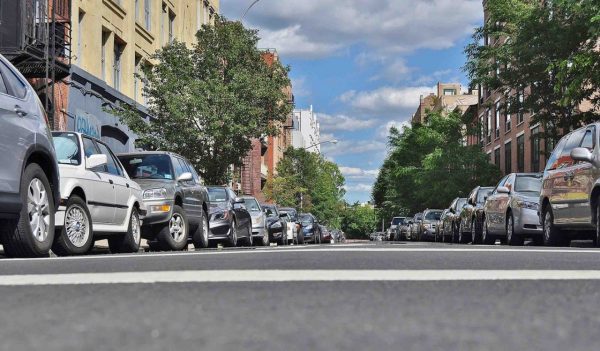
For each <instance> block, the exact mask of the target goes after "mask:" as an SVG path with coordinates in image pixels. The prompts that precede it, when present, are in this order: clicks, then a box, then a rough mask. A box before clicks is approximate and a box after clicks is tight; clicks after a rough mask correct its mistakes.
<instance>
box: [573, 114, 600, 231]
mask: <svg viewBox="0 0 600 351" xmlns="http://www.w3.org/2000/svg"><path fill="white" fill-rule="evenodd" d="M596 138H597V136H596V126H593V125H592V126H589V127H588V128H587V129H586V131H585V134H584V136H583V139H582V141H581V144H580V145H579V147H584V148H586V149H588V150H590V152H593V151H594V148H595V147H596ZM573 168H574V170H573V181H572V184H571V187H570V195H569V198H570V200H571V202H572V205H571V206H572V207H571V208H572V211H571V212H572V214H573V215H572V216H573V221H574V222H575V223H581V224H591V223H592V211H591V210H590V208H591V207H590V195H591V194H592V187H593V186H594V180H595V179H596V178H595V177H594V175H593V172H594V167H593V165H592V164H591V163H590V162H583V161H579V162H577V163H575V165H574V166H573Z"/></svg>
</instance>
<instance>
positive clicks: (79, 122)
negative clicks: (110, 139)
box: [75, 110, 102, 139]
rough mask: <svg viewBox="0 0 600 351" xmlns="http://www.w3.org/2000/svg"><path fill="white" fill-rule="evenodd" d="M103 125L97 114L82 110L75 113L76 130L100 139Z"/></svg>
mask: <svg viewBox="0 0 600 351" xmlns="http://www.w3.org/2000/svg"><path fill="white" fill-rule="evenodd" d="M101 128H102V125H101V124H100V122H99V121H98V118H96V116H94V115H92V114H90V113H88V112H85V111H81V110H77V114H76V115H75V131H76V132H79V133H82V134H85V135H89V136H91V137H93V138H97V139H100V130H101Z"/></svg>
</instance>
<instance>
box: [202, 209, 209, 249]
mask: <svg viewBox="0 0 600 351" xmlns="http://www.w3.org/2000/svg"><path fill="white" fill-rule="evenodd" d="M202 236H203V237H204V242H206V243H207V242H208V220H207V219H206V216H205V215H202Z"/></svg>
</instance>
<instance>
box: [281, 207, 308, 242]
mask: <svg viewBox="0 0 600 351" xmlns="http://www.w3.org/2000/svg"><path fill="white" fill-rule="evenodd" d="M279 213H280V214H285V215H287V223H288V226H294V227H295V233H296V237H295V239H294V242H295V243H296V244H298V245H302V244H304V234H303V233H302V226H301V225H300V223H299V220H298V211H296V209H294V208H291V207H282V208H279Z"/></svg>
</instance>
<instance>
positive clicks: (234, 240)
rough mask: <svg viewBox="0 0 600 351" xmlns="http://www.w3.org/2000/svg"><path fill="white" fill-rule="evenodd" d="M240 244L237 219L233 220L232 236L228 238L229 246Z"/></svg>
mask: <svg viewBox="0 0 600 351" xmlns="http://www.w3.org/2000/svg"><path fill="white" fill-rule="evenodd" d="M237 245H238V236H237V224H236V223H235V220H233V221H231V236H229V239H228V240H227V246H229V247H236V246H237Z"/></svg>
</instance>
